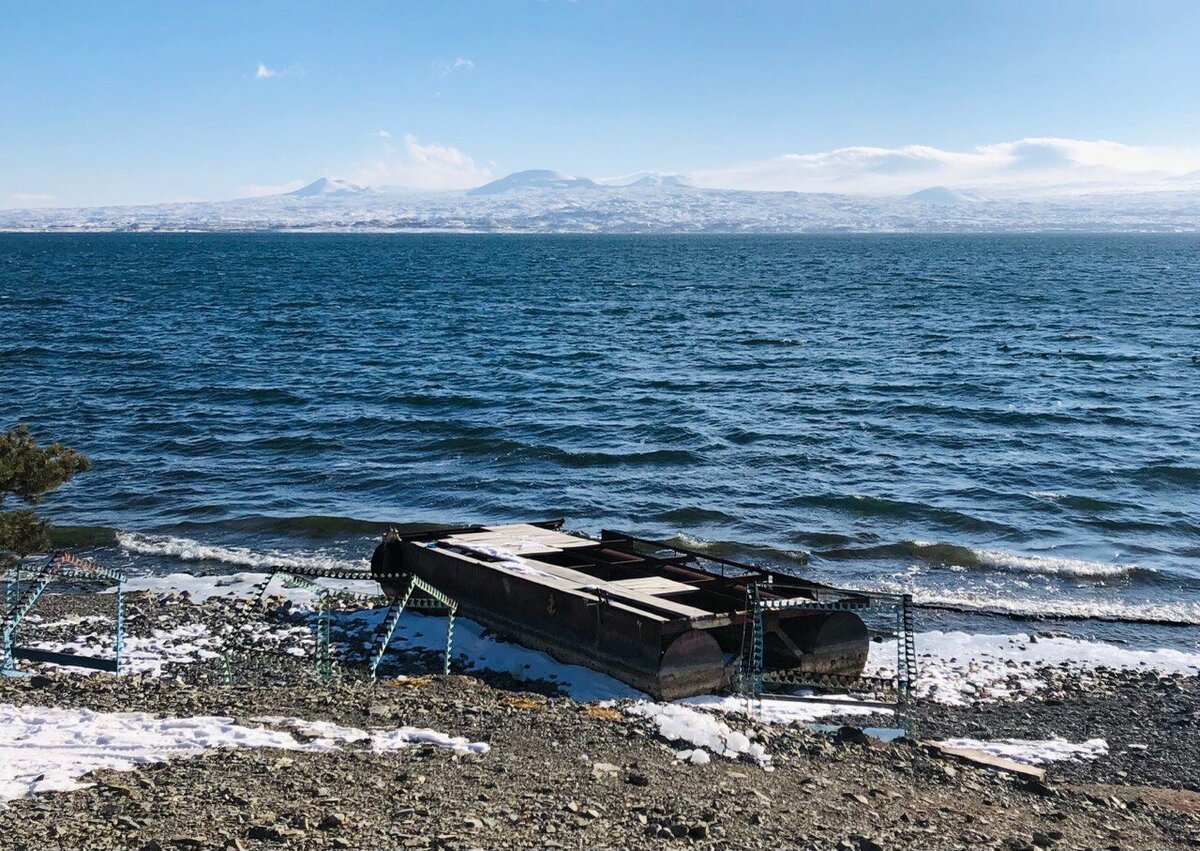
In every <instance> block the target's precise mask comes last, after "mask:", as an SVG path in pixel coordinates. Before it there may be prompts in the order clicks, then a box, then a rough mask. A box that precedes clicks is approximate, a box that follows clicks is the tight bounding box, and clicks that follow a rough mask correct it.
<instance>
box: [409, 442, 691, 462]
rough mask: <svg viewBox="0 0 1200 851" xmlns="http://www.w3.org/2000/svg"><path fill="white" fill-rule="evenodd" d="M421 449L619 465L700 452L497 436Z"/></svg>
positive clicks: (687, 456)
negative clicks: (611, 448) (586, 447)
mask: <svg viewBox="0 0 1200 851" xmlns="http://www.w3.org/2000/svg"><path fill="white" fill-rule="evenodd" d="M422 451H424V452H429V453H433V454H434V455H444V454H447V453H453V452H457V453H460V454H462V455H469V456H476V457H484V458H505V457H511V458H515V459H530V460H534V461H550V462H553V463H556V464H561V465H562V466H564V467H580V468H589V467H618V466H624V465H631V466H637V465H643V464H644V465H654V466H686V465H690V464H697V463H699V462H700V460H701V458H700V455H699V454H697V453H696V452H693V451H691V450H687V449H646V450H638V451H634V452H603V451H599V450H590V451H574V450H570V449H563V448H561V447H558V446H553V445H550V444H534V443H525V442H523V441H520V440H511V439H508V438H500V437H469V436H459V437H444V438H439V439H437V440H434V441H431V442H429V443H427V444H426V445H425V446H423V447H422Z"/></svg>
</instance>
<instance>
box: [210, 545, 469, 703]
mask: <svg viewBox="0 0 1200 851" xmlns="http://www.w3.org/2000/svg"><path fill="white" fill-rule="evenodd" d="M320 578H326V579H342V580H351V581H372V582H374V581H378V580H380V579H382V580H385V581H386V580H394V581H403V582H406V583H407V586H406V587H405V590H404V591H403V593H401V594H400V595H397V596H388V595H385V594H363V593H360V592H357V591H350V590H348V589H331V588H327V587H325V586H324V585H321V584H320V583H318V582H316V581H315V580H316V579H320ZM276 579H282V580H283V582H284V584H285V585H286V586H287V587H289V588H304V589H305V590H308V591H311V592H313V594H314V595H315V596H316V598H317V605H316V607H315V609H314V611H315V614H316V625H315V633H316V647H315V649H314V651H313V666H314V669H315V671H316V675H317V679H318V680H320V681H321V682H322V683H328V682H330V681H331V680H332V678H333V672H334V661H335V660H334V658H333V650H332V646H331V645H332V641H331V632H332V621H333V615H332V607H331V604H332V602H333V601H334V600H336V599H337V598H339V597H355V598H359V599H365V600H370V599H379V598H382V599H384V600H386V601H387V603H388V608H387V612H386V614H385V616H384V619H383V620H382V621H381V622H380V625H379V629H378V630H377V632H376V634H377V636H379V638H378V641H377V643H376V648H375V650H374V651H373V652H372V654H371V657H370V674H371V680H372V682H374V681H375V680H376V678H377V671H378V668H379V665H380V663H381V662H382V661H383V657H384V656H385V655H386V653H387V650H388V646H389V645H390V643H391V640H392V638H393V637H394V636H395V633H396V629H397V627H398V626H399V624H400V617H401V615H403V614H404V610H405V609H428V610H444V611H445V612H446V648H445V652H444V657H443V664H442V672H443V673H444V674H449V673H450V663H451V660H452V658H453V647H454V618H455V615H456V614H457V612H458V602H457V601H456V600H454V599H453V598H451V597H450V596H449V595H448V594H446V593H444V592H443V591H441V590H439V589H437V588H435V587H434V586H433V585H430V584H429V583H428V582H425V581H424V580H422V579H420V578H419V577H417V576H415V575H412V574H404V575H396V576H391V575H389V576H378V577H376V576H373V575H372V574H370V573H367V572H365V571H363V572H361V574H360V573H359V572H357V571H303V570H296V569H287V568H278V569H275V570H272V571H271V572H270V573H269V574H267V576H266V577H265V578H264V579H263V580H262V581H260V582H258V583H257V584H255V585H253V586H251V588H250V595H249V596H251V597H254V598H257V605H258V607H259V608H264V607H265V602H266V599H267V590H268V588H270V586H271V583H272V582H274V581H275V580H276ZM417 594H419V595H420V596H416V595H417ZM247 614H248V612H247ZM245 620H246V617H245V616H243V618H242V619H241V620H240V621H239V626H241V625H242V624H244V623H245ZM222 667H223V670H224V678H225V683H226V685H232V684H233V670H232V667H231V665H230V663H229V657H228V655H223V657H222Z"/></svg>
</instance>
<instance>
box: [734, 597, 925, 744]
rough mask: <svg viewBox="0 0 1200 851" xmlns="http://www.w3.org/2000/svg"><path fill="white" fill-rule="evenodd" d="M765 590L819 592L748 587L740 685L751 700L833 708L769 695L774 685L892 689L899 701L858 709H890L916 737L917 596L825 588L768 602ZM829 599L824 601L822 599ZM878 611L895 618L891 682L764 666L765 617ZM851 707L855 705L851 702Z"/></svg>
mask: <svg viewBox="0 0 1200 851" xmlns="http://www.w3.org/2000/svg"><path fill="white" fill-rule="evenodd" d="M762 585H766V586H767V587H769V588H770V589H771V591H772V592H773V593H779V592H784V593H786V592H787V591H789V590H804V591H808V592H811V591H813V587H812V586H811V585H809V584H807V583H799V584H797V585H796V586H794V587H793V586H791V585H790V584H788V583H780V582H768V583H761V584H760V583H757V582H755V583H750V584H748V585H747V586H746V611H747V614H748V616H747V618H746V620H745V622H744V624H743V633H742V634H743V641H742V657H741V659H740V660H739V668H740V670H739V672H738V677H737V685H738V688H739V691H740V692H741V693H742V694H744V695H746V696H747V697H750V698H761V697H763V696H764V695H766V694H770V696H771V697H772V698H773V699H780V700H796V701H805V702H811V703H831V702H836V701H831V700H830V699H829V698H827V697H824V696H820V695H788V694H774V693H769V692H768V691H767V689H766V687H767V686H770V685H779V686H810V687H813V688H831V687H836V688H838V689H840V690H846V691H853V690H869V691H879V690H881V689H888V690H890V691H891V692H892V693H893V694H894V695H895V700H894V701H880V700H855V701H853V704H852V705H854V706H865V707H871V708H877V709H890V710H892V712H893V713H894V715H895V718H896V721H897V723H898V724H899V725H900V726H901V727H902V728H903V729H904V730H905V731H906V732H907V733H909V734H910V735H911V734H912V733H913V732H914V730H915V726H916V716H915V708H916V707H915V704H914V702H913V693H912V690H913V686H914V685H915V684H916V680H917V663H916V647H915V644H914V639H913V634H914V623H913V603H912V595H911V594H893V593H875V592H867V591H851V590H842V589H835V588H829V587H827V586H822V587H821V588H820V589H819V590H818V591H817V593H816V595H815V598H807V597H790V598H789V597H784V598H771V599H763V597H762V594H761V587H762ZM822 598H824V599H822ZM869 610H877V611H884V612H890V613H892V614H893V615H894V616H895V619H896V621H895V623H896V672H895V675H894V676H892V677H890V678H888V677H872V676H859V677H838V676H829V675H821V674H813V673H810V672H806V671H802V670H800V669H799V668H788V669H781V670H768V669H766V667H765V665H764V662H763V644H764V640H765V634H764V630H763V612H777V611H826V612H846V611H851V612H865V611H869ZM848 705H851V704H849V703H848Z"/></svg>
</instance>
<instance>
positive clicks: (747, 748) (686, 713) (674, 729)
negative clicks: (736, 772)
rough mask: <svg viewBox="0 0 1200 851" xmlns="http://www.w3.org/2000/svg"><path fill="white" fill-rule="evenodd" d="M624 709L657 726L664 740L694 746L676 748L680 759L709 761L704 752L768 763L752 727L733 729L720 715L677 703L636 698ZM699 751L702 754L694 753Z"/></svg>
mask: <svg viewBox="0 0 1200 851" xmlns="http://www.w3.org/2000/svg"><path fill="white" fill-rule="evenodd" d="M625 711H626V712H628V713H629V714H630V715H636V716H638V717H641V718H646V719H648V720H649V721H651V722H652V723H653V724H654V726H655V727H657V728H658V733H659V735H660V736H662V737H663V738H664V739H667V740H669V741H672V742H686V743H687V744H690V745H693V746H694V749H692V750H685V751H679V752H677V753H676V756H677V757H678V758H679V759H681V760H687V761H689V762H693V763H697V764H703V763H705V762H707V761H708V757H707V754H706V753H705V752H706V751H707V752H711V753H714V754H716V755H717V756H723V757H726V758H727V759H738V758H740V757H743V756H745V757H747V758H749V759H751V760H753V761H755V762H757V763H758V764H759V765H761V766H763V767H767V766H769V765H770V762H771V757H770V756H769V755H768V754H767V751H766V748H764V747H763V746H762V745H761V744H759V743H758V742H754V741H751V740H752V738H753V736H754V731H753V730H747V731H740V730H734V729H733V728H732V727H730V726H729V725H728V724H726V723H725V722H724V721H722V720H721V719H720V718H718V717H716V716H715V715H712V714H710V713H707V712H701V711H700V710H698V709H693V708H692V707H690V706H684V705H682V704H678V703H650V702H648V701H639V702H637V703H635V704H633V705H632V706H629V707H626V709H625ZM697 752H699V753H700V754H703V755H702V756H696V753H697Z"/></svg>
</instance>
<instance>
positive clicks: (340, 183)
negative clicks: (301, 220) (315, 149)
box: [284, 177, 371, 198]
mask: <svg viewBox="0 0 1200 851" xmlns="http://www.w3.org/2000/svg"><path fill="white" fill-rule="evenodd" d="M369 191H371V190H370V189H369V188H368V187H366V186H360V185H359V184H357V183H351V182H350V181H349V180H342V179H341V178H340V177H318V178H317V179H316V180H314V181H313V182H312V183H310V184H308V185H307V186H302V187H300V188H299V189H297V190H295V191H293V192H287V193H284V194H286V195H292V196H295V197H297V198H313V197H315V196H318V195H353V194H356V193H359V192H369Z"/></svg>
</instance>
